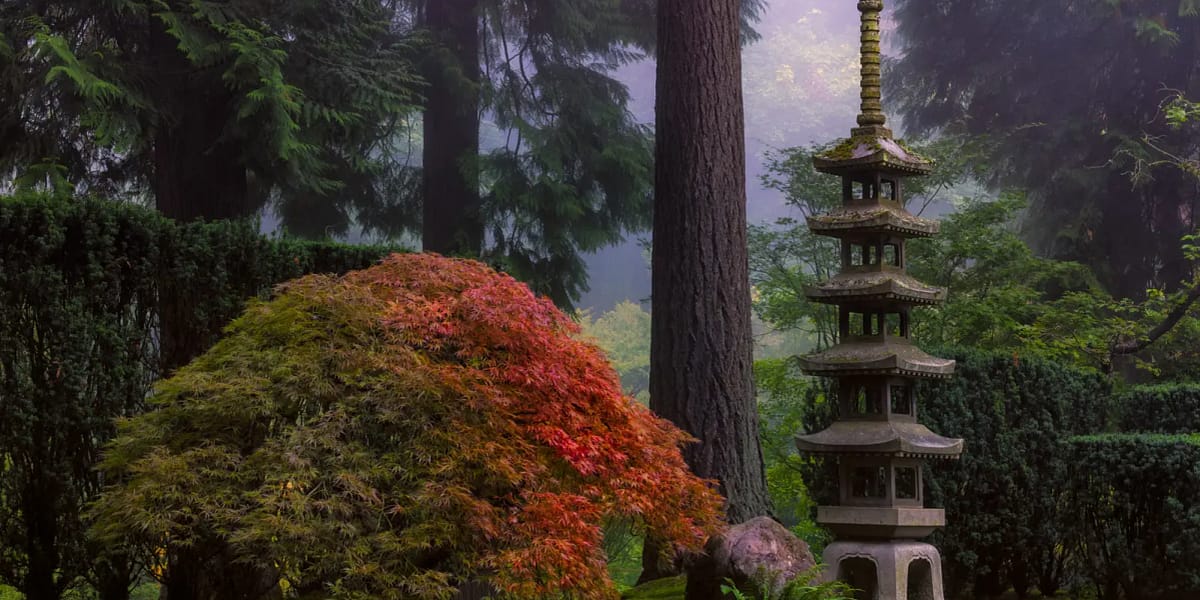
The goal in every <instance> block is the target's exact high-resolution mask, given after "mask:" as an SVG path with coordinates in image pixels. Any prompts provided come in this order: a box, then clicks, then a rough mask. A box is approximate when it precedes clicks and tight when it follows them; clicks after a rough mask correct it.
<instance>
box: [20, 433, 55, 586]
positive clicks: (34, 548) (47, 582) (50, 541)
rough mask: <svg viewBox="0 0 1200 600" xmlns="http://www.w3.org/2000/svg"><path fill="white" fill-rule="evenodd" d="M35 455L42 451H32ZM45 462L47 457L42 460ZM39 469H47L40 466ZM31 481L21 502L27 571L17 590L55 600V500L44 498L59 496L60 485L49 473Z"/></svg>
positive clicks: (35, 475) (39, 446) (40, 444)
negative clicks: (24, 524) (25, 532)
mask: <svg viewBox="0 0 1200 600" xmlns="http://www.w3.org/2000/svg"><path fill="white" fill-rule="evenodd" d="M44 443H46V442H45V441H44V438H43V441H42V442H38V443H36V444H35V446H34V448H38V449H40V448H45V447H46V446H44V445H42V444H44ZM36 454H42V453H41V452H36V451H35V455H36ZM46 462H47V463H49V464H53V463H51V462H50V461H49V460H47V461H46ZM41 468H43V469H49V468H50V467H48V466H45V465H43V466H42V467H41ZM33 477H34V479H35V481H33V482H31V485H29V486H28V488H27V495H26V497H25V498H24V501H23V502H22V504H24V510H25V511H26V512H25V520H26V524H27V528H28V532H27V537H26V542H25V548H24V551H25V561H26V564H27V570H26V573H25V575H24V577H23V582H22V583H23V585H22V586H21V592H22V593H24V594H25V597H26V598H28V599H29V600H58V598H59V597H60V596H61V595H62V590H61V589H60V588H59V586H58V584H57V582H56V581H55V580H56V579H57V578H56V577H55V575H56V574H57V573H58V570H59V567H60V566H61V557H60V556H59V552H58V533H59V519H58V511H57V508H58V507H57V506H56V504H57V503H55V502H51V503H49V504H47V503H46V500H47V499H55V500H56V499H58V498H61V497H62V490H61V489H60V487H61V486H59V485H57V482H56V481H54V480H55V479H56V478H55V476H54V475H53V474H52V473H46V472H40V473H35V474H34V475H33Z"/></svg>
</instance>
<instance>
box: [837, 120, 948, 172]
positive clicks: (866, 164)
mask: <svg viewBox="0 0 1200 600" xmlns="http://www.w3.org/2000/svg"><path fill="white" fill-rule="evenodd" d="M813 166H815V167H816V168H817V170H818V171H820V172H822V173H829V174H831V175H841V176H847V175H856V174H861V173H865V172H879V173H888V174H893V175H898V176H901V177H903V176H911V175H928V174H929V173H930V172H932V171H933V162H932V161H930V160H929V159H928V158H925V157H924V156H921V155H920V154H917V153H916V152H913V151H912V150H910V149H908V148H906V147H905V146H904V144H903V143H901V142H897V141H896V140H894V139H892V132H891V130H889V129H888V128H886V127H882V126H876V127H860V128H858V129H855V130H854V131H853V132H852V133H851V136H850V137H848V138H845V139H843V140H841V141H840V142H838V144H837V145H836V146H834V147H833V148H832V149H830V150H826V151H825V152H822V153H820V154H817V155H816V156H814V157H813Z"/></svg>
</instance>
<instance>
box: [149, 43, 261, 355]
mask: <svg viewBox="0 0 1200 600" xmlns="http://www.w3.org/2000/svg"><path fill="white" fill-rule="evenodd" d="M178 44H179V42H178V40H176V39H175V38H173V37H172V36H171V35H170V34H168V33H167V31H166V29H165V28H163V27H161V26H160V27H157V28H155V29H154V30H153V31H151V32H149V33H148V34H147V48H148V52H150V53H151V55H152V64H154V65H155V67H154V72H155V73H159V74H161V77H162V81H161V82H160V83H159V85H158V86H157V88H156V90H155V92H156V93H157V94H160V95H161V97H160V98H159V100H158V101H157V102H156V104H157V105H159V106H166V107H170V110H169V111H167V112H166V114H164V115H162V116H160V117H159V122H158V123H156V125H155V126H156V127H157V131H156V132H155V135H154V150H153V160H154V171H153V178H152V181H151V185H152V189H153V191H154V202H155V206H156V207H157V208H158V210H159V212H161V213H162V214H163V215H165V216H167V217H170V218H172V219H175V220H177V221H195V220H200V219H203V220H206V221H215V220H225V219H242V218H247V217H249V216H251V215H253V214H254V213H255V212H256V211H257V209H258V207H259V204H260V203H258V202H254V201H252V200H251V198H250V195H249V186H248V182H247V178H246V166H245V164H244V163H243V162H242V160H243V158H242V151H241V148H240V144H239V143H238V142H237V141H236V140H230V139H228V138H227V132H226V126H227V125H228V123H229V122H230V121H232V120H233V116H234V115H235V114H236V111H237V106H236V102H235V100H234V97H233V95H232V94H231V93H230V92H229V91H227V90H225V89H223V88H217V89H215V90H214V89H211V87H210V86H206V85H197V84H196V83H195V79H196V72H195V69H196V68H195V67H193V66H192V65H191V64H190V63H189V62H188V60H187V59H186V57H184V56H183V55H182V54H181V53H180V51H179V49H178ZM189 306H190V298H188V297H187V291H185V290H176V289H160V298H159V324H160V336H159V354H160V365H161V371H162V375H163V376H166V375H169V374H170V372H171V371H173V370H175V369H177V368H179V367H181V366H183V365H185V364H187V363H188V362H189V361H191V360H192V359H193V358H195V357H196V356H198V355H199V354H200V353H201V352H203V351H204V350H206V349H207V348H206V343H207V340H205V339H204V338H202V337H201V336H197V335H195V334H194V332H193V331H191V330H190V329H189V327H188V321H189V319H190V317H191V314H192V313H191V311H190V308H189Z"/></svg>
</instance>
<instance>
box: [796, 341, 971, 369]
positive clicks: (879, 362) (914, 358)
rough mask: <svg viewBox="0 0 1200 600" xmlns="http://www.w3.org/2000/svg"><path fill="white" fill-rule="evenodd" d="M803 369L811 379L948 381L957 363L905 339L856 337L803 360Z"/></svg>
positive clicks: (801, 365)
mask: <svg viewBox="0 0 1200 600" xmlns="http://www.w3.org/2000/svg"><path fill="white" fill-rule="evenodd" d="M800 368H801V369H802V370H803V371H804V372H805V373H808V374H809V375H816V376H820V377H846V376H852V375H895V376H900V377H923V378H934V379H948V378H950V376H951V375H953V374H954V361H953V360H951V359H947V358H938V357H936V356H931V355H929V354H927V353H925V351H923V350H921V349H920V348H918V347H916V346H914V345H912V343H911V342H908V341H907V340H905V339H903V338H894V337H888V338H886V339H880V338H879V337H878V336H870V337H856V338H849V339H846V340H844V341H843V342H842V343H840V344H838V345H836V346H834V347H833V348H830V349H829V350H826V351H825V352H821V353H819V354H810V355H808V356H802V357H800Z"/></svg>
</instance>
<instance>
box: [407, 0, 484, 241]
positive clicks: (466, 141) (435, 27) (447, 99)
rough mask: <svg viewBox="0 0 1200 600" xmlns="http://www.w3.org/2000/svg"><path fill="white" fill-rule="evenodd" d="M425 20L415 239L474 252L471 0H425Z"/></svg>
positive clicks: (477, 222) (474, 36)
mask: <svg viewBox="0 0 1200 600" xmlns="http://www.w3.org/2000/svg"><path fill="white" fill-rule="evenodd" d="M425 25H426V26H427V27H428V28H429V30H430V33H431V35H432V36H433V41H434V47H433V49H432V50H431V51H430V54H429V56H428V58H427V59H426V61H425V65H424V74H425V78H426V80H427V81H428V83H429V87H428V89H427V90H426V94H425V96H426V101H425V119H424V132H425V136H424V141H423V152H422V161H421V162H422V170H423V173H424V180H423V185H422V188H423V203H424V210H423V217H422V228H421V243H422V247H423V248H424V249H425V250H427V251H430V252H438V253H441V254H457V255H468V256H478V255H479V253H480V251H481V250H482V248H483V220H482V216H481V215H480V206H479V167H478V160H479V80H480V69H479V0H427V2H426V4H425Z"/></svg>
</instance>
